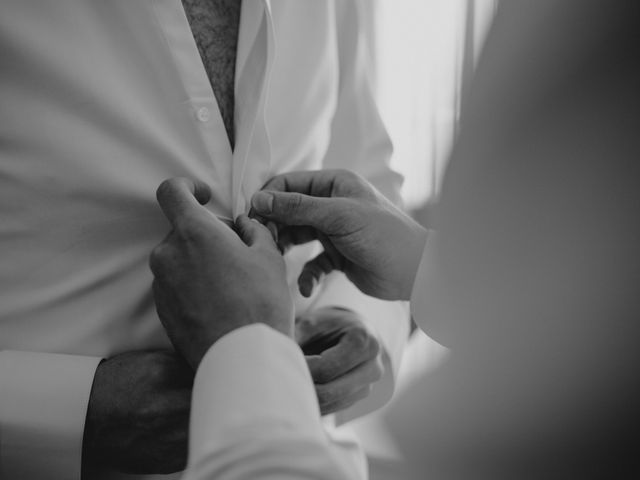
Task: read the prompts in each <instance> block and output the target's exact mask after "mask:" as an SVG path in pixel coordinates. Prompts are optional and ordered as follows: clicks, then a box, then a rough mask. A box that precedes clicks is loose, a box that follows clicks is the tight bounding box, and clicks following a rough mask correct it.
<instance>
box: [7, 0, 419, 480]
mask: <svg viewBox="0 0 640 480" xmlns="http://www.w3.org/2000/svg"><path fill="white" fill-rule="evenodd" d="M360 8H361V7H360V6H359V4H358V3H357V2H355V1H354V2H336V1H329V0H327V1H305V2H301V1H297V0H296V1H294V0H245V1H244V2H243V6H242V13H241V24H240V34H239V42H238V52H237V64H236V84H235V89H236V110H235V129H236V146H235V149H234V150H233V151H232V149H231V148H230V145H229V141H228V139H227V136H226V132H225V129H224V125H223V122H222V118H221V116H220V113H219V109H218V106H217V103H216V99H215V97H214V94H213V91H212V88H211V85H210V83H209V81H208V78H207V75H206V72H205V70H204V67H203V65H202V61H201V59H200V56H199V53H198V50H197V47H196V44H195V41H194V39H193V35H192V33H191V30H190V28H189V24H188V21H187V19H186V17H185V14H184V10H183V7H182V4H181V2H180V0H144V1H135V2H132V1H130V0H114V1H110V2H102V1H98V0H90V1H80V0H58V1H56V2H42V1H37V0H7V1H4V2H3V3H2V6H0V115H1V116H2V121H0V159H1V160H0V219H1V222H0V249H1V251H2V255H1V256H0V350H2V351H0V385H2V387H1V388H0V433H1V436H0V438H1V442H0V459H1V461H0V472H2V474H3V475H6V476H7V478H43V477H44V476H46V477H47V478H50V479H54V480H55V479H58V478H65V479H66V478H79V469H80V452H81V443H82V432H83V425H84V419H85V412H86V405H87V401H88V397H89V392H90V389H91V383H92V380H93V374H94V371H95V368H96V366H97V364H98V362H99V361H100V359H101V358H103V357H108V356H111V355H115V354H118V353H122V352H125V351H131V350H140V349H150V348H163V347H169V346H170V343H169V341H168V339H167V337H166V335H165V333H164V331H163V329H162V326H161V325H160V323H159V321H158V319H157V315H156V313H155V307H154V304H153V299H152V295H151V290H150V283H151V274H150V272H149V269H148V267H147V262H148V255H149V253H150V251H151V249H152V248H153V247H154V246H155V245H156V244H157V243H159V242H160V241H161V240H162V238H163V237H164V236H165V235H166V234H167V232H168V229H169V225H168V223H167V222H166V220H165V219H164V217H163V216H162V214H161V212H160V210H159V208H158V206H157V204H156V201H155V190H156V188H157V186H158V185H159V184H160V183H161V182H162V181H163V180H164V179H166V178H169V177H174V176H184V177H191V178H198V179H201V180H203V181H205V182H206V183H208V184H209V185H210V186H211V187H212V191H213V199H212V201H211V203H210V205H209V207H210V209H211V210H212V212H213V213H215V214H216V215H218V216H221V217H224V218H229V219H230V218H234V217H235V216H236V215H238V214H239V213H242V212H245V211H246V210H247V209H248V202H249V200H250V198H251V195H252V194H253V193H254V192H255V191H256V190H257V189H259V188H260V187H261V186H262V185H263V184H264V182H265V181H266V180H267V179H268V178H270V177H271V176H272V175H274V174H277V173H280V172H283V171H288V170H292V169H296V170H302V169H318V168H324V167H327V166H341V167H346V168H352V169H355V170H357V171H359V172H360V173H362V174H363V175H365V176H366V177H368V178H369V179H370V180H371V181H372V182H373V183H375V184H376V185H377V186H378V187H379V188H380V189H381V190H383V191H384V192H385V193H386V194H388V195H390V196H392V197H395V198H397V194H398V187H399V178H398V177H397V176H396V175H395V174H394V173H393V172H392V171H391V170H390V169H389V168H388V166H387V162H388V159H389V156H390V154H391V146H390V143H389V140H388V137H387V135H386V133H385V130H384V127H383V125H382V122H381V121H380V118H379V116H378V113H377V109H376V106H375V103H374V102H373V94H372V87H371V85H370V83H369V80H368V73H370V72H369V70H368V68H369V67H368V66H367V64H366V62H365V61H364V60H365V58H366V57H367V55H366V53H367V52H365V51H364V50H363V48H364V46H363V45H364V44H363V42H362V34H361V33H360V25H359V22H360V18H361V16H360V14H359V12H360V10H359V9H360ZM310 254H311V252H310V250H309V249H299V250H296V251H293V252H291V254H290V255H289V256H288V258H287V260H288V267H289V268H288V275H289V280H290V282H291V284H292V288H295V278H296V276H297V272H298V271H299V269H300V268H301V265H302V263H303V262H304V261H306V260H307V259H308V258H309V256H310ZM296 301H297V312H298V313H302V312H304V311H305V310H306V309H308V308H312V307H319V306H323V305H341V306H347V307H349V308H352V309H353V310H356V311H358V312H359V313H361V314H363V316H364V317H366V318H367V319H368V320H370V321H371V323H372V324H373V325H374V326H376V327H377V328H378V331H379V333H380V337H381V339H382V341H383V344H384V345H385V346H386V350H387V351H388V352H389V353H390V356H391V359H390V360H389V365H388V366H394V365H395V361H396V360H397V358H398V357H399V351H400V349H401V346H402V344H403V342H404V339H405V338H406V333H407V328H408V327H407V325H406V322H404V326H403V327H402V328H401V329H400V331H397V330H396V329H397V325H398V318H399V317H400V318H402V316H403V315H406V313H407V309H406V306H404V305H401V304H395V303H389V302H380V301H378V300H374V299H371V298H369V297H365V296H363V295H361V294H359V293H357V292H356V290H355V288H354V287H353V286H352V285H351V284H349V282H347V281H346V279H345V278H344V277H342V276H335V277H334V278H333V279H331V280H330V281H329V282H326V283H325V285H324V287H323V288H322V289H320V291H319V292H318V293H317V294H316V295H315V296H314V297H313V298H311V299H309V300H306V299H302V297H300V296H298V297H297V300H296ZM400 323H402V321H401V322H400ZM390 370H392V369H390ZM392 378H393V375H392V374H387V375H386V377H385V379H383V381H382V382H381V383H380V385H379V386H377V387H376V390H378V393H379V395H378V396H377V398H378V400H376V396H374V397H372V398H371V399H368V400H366V401H365V402H364V403H362V404H361V405H360V407H361V410H355V411H351V412H345V413H344V414H343V417H344V419H348V418H350V417H352V416H353V415H358V414H360V413H363V412H365V411H368V410H371V409H372V408H375V407H376V406H378V405H379V404H380V403H381V401H384V400H385V399H386V398H388V396H389V395H390V392H391V390H392V384H393V381H392Z"/></svg>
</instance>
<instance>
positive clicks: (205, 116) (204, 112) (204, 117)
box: [196, 107, 211, 122]
mask: <svg viewBox="0 0 640 480" xmlns="http://www.w3.org/2000/svg"><path fill="white" fill-rule="evenodd" d="M196 116H197V117H198V120H200V121H201V122H208V121H209V120H211V112H210V111H209V109H208V108H207V107H200V108H199V109H198V111H197V112H196Z"/></svg>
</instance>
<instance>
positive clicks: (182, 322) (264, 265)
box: [149, 178, 294, 370]
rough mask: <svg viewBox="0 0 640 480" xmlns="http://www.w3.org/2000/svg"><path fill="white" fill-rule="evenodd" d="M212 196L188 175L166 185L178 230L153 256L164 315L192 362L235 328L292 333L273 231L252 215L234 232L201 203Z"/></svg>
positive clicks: (165, 201) (163, 199)
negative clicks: (254, 327) (263, 326)
mask: <svg viewBox="0 0 640 480" xmlns="http://www.w3.org/2000/svg"><path fill="white" fill-rule="evenodd" d="M210 196H211V191H210V190H209V187H208V186H207V185H205V184H203V183H201V182H192V181H190V180H187V179H183V178H174V179H171V180H167V181H165V182H163V183H162V185H160V187H159V188H158V191H157V197H158V202H159V203H160V206H161V207H162V210H163V212H164V214H165V215H166V216H167V218H168V219H169V221H170V222H171V224H172V226H173V230H172V231H171V233H170V234H169V235H168V236H167V238H165V239H164V241H163V242H162V243H160V245H158V246H157V247H156V248H155V249H154V250H153V252H152V254H151V257H150V261H149V265H150V267H151V270H152V272H153V274H154V276H155V280H154V282H153V293H154V297H155V301H156V308H157V310H158V316H159V317H160V320H161V322H162V324H163V325H164V327H165V329H166V330H167V333H168V334H169V338H170V339H171V341H172V342H173V344H174V346H175V347H176V349H177V350H178V351H179V352H180V353H182V355H183V356H184V357H185V358H186V359H187V361H188V362H189V364H190V365H191V367H192V368H193V369H194V370H195V369H197V367H198V365H199V364H200V360H201V359H202V357H203V356H204V354H205V353H206V352H207V350H208V349H209V348H210V347H211V345H213V344H214V343H215V342H216V341H217V340H218V339H220V338H221V337H223V336H224V335H226V334H227V333H229V332H231V331H233V330H235V329H237V328H240V327H243V326H246V325H250V324H253V323H264V324H266V325H268V326H270V327H272V328H274V329H276V330H278V331H280V332H281V333H283V334H285V335H287V336H290V337H293V318H294V313H293V301H292V299H291V294H290V292H289V288H288V286H287V283H286V276H285V264H284V260H283V258H282V255H281V254H280V252H279V250H278V247H277V246H276V244H275V242H274V241H273V238H272V237H271V234H270V233H269V231H268V230H267V229H266V228H265V227H264V226H262V225H260V224H259V223H258V222H256V221H253V220H250V219H249V218H248V217H247V216H246V215H241V216H240V217H238V219H237V220H236V225H235V226H236V229H237V232H238V233H237V234H236V232H234V231H233V230H232V229H230V228H229V227H228V226H227V225H225V224H224V223H222V222H221V221H220V220H218V219H217V218H216V217H215V215H213V214H212V213H211V212H209V210H207V209H206V208H205V207H204V206H203V205H204V204H206V203H207V202H208V201H209V199H210Z"/></svg>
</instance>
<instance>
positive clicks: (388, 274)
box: [251, 170, 427, 300]
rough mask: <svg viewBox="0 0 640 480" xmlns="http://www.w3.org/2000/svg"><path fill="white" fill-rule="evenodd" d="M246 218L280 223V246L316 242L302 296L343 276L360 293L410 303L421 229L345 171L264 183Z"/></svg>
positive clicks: (302, 279) (303, 276) (302, 276)
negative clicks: (336, 274)
mask: <svg viewBox="0 0 640 480" xmlns="http://www.w3.org/2000/svg"><path fill="white" fill-rule="evenodd" d="M251 205H252V213H251V214H252V215H254V216H257V217H259V218H261V219H262V220H265V221H271V222H275V223H276V224H278V235H279V240H278V241H279V243H280V246H281V247H282V248H286V247H288V246H289V245H293V244H301V243H306V242H309V241H312V240H320V242H321V243H322V245H323V247H324V252H323V253H321V254H320V255H318V256H317V257H316V258H314V259H313V260H311V261H309V262H308V263H307V264H306V265H305V266H304V268H303V270H302V273H301V274H300V277H299V279H298V285H299V288H300V293H302V295H304V296H310V295H311V292H312V290H313V288H314V285H315V284H316V283H317V282H318V281H319V280H320V279H321V277H322V276H323V275H326V274H328V273H329V272H331V271H332V270H342V271H343V272H344V273H345V274H346V275H347V277H348V278H349V279H350V280H351V281H352V282H353V283H354V284H355V285H356V286H357V287H358V288H359V289H360V290H361V291H362V292H364V293H366V294H368V295H371V296H374V297H378V298H381V299H384V300H408V299H409V298H410V296H411V290H412V288H413V282H414V280H415V275H416V272H417V269H418V264H419V263H420V258H421V256H422V251H423V249H424V244H425V242H426V235H427V233H426V230H425V229H424V228H423V227H421V226H420V225H419V224H418V223H416V222H415V221H413V220H412V219H411V218H410V217H409V216H407V215H405V214H404V213H403V212H401V211H400V210H399V209H397V208H396V207H395V206H394V205H393V204H392V203H391V202H390V201H389V200H387V199H386V198H385V197H384V196H383V195H382V194H380V193H379V192H378V191H377V190H376V189H375V188H374V187H373V186H371V185H370V184H369V183H367V182H366V181H365V180H364V179H363V178H361V177H359V176H358V175H356V174H355V173H352V172H349V171H347V170H322V171H317V172H293V173H286V174H283V175H278V176H276V177H274V178H272V179H271V180H269V181H268V182H267V184H266V185H265V186H264V187H263V190H262V191H260V192H257V193H256V194H255V195H254V196H253V198H252V201H251Z"/></svg>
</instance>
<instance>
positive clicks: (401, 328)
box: [311, 272, 410, 425]
mask: <svg viewBox="0 0 640 480" xmlns="http://www.w3.org/2000/svg"><path fill="white" fill-rule="evenodd" d="M322 307H344V308H348V309H349V310H353V311H354V312H356V313H358V314H359V315H360V316H361V317H362V318H363V319H364V321H365V322H366V324H367V325H368V326H369V327H370V328H371V329H372V330H373V332H375V333H376V335H377V337H378V340H379V341H380V343H381V346H382V349H383V362H384V367H385V370H384V374H383V376H382V378H381V379H380V380H379V381H378V382H376V383H375V384H374V385H373V390H372V391H371V394H370V395H369V396H368V397H367V398H365V399H363V400H361V401H359V402H357V403H356V404H355V405H353V406H352V407H350V408H348V409H346V410H343V411H341V412H338V413H337V414H336V424H338V425H341V424H343V423H345V422H348V421H350V420H353V419H355V418H358V417H361V416H364V415H366V414H368V413H371V412H373V411H375V410H377V409H379V408H381V407H382V406H384V405H385V404H386V403H387V402H388V401H389V400H390V399H391V397H392V396H393V392H394V389H395V382H396V378H397V374H398V370H399V368H400V362H401V360H402V354H403V352H404V348H405V345H406V343H407V339H408V338H409V331H410V323H409V304H408V302H389V301H384V300H379V299H377V298H374V297H370V296H368V295H365V294H364V293H362V292H361V291H360V290H358V288H357V287H356V286H355V285H354V284H353V283H351V282H350V281H349V279H347V277H346V276H345V275H344V274H343V273H338V272H334V273H332V274H331V275H329V276H328V277H327V278H326V279H325V281H324V282H323V286H322V291H321V292H320V293H319V295H318V297H317V299H316V301H315V302H314V303H313V305H312V307H311V308H312V309H315V308H322Z"/></svg>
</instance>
